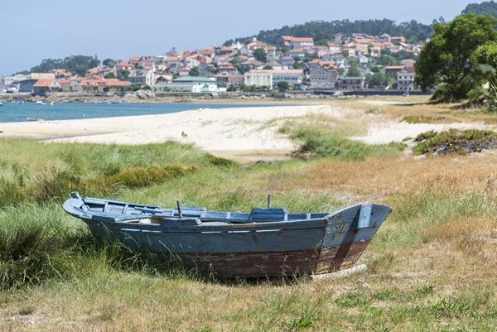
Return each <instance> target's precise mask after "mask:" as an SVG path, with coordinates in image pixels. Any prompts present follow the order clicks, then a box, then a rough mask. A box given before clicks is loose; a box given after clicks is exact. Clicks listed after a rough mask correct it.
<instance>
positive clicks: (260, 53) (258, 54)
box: [254, 48, 267, 63]
mask: <svg viewBox="0 0 497 332" xmlns="http://www.w3.org/2000/svg"><path fill="white" fill-rule="evenodd" d="M254 58H255V59H256V60H257V61H260V62H264V63H265V62H266V61H267V55H266V51H265V50H264V49H263V48H256V49H255V51H254Z"/></svg>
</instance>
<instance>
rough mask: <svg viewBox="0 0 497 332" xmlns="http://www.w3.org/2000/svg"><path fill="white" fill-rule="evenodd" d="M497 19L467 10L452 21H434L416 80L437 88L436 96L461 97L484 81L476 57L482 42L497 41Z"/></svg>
mask: <svg viewBox="0 0 497 332" xmlns="http://www.w3.org/2000/svg"><path fill="white" fill-rule="evenodd" d="M496 24H497V19H496V18H494V17H491V16H489V15H482V16H477V15H475V14H472V13H469V14H463V15H459V16H457V17H456V18H455V19H454V20H453V21H451V22H449V23H434V26H433V27H434V30H435V34H434V35H433V38H432V39H431V40H430V41H429V42H428V43H427V44H426V45H425V47H424V48H423V50H422V51H421V54H420V56H419V59H418V61H417V63H416V79H415V84H416V85H418V86H419V87H421V89H423V90H425V91H426V90H429V89H431V88H435V92H434V94H433V96H432V100H434V101H437V102H453V101H460V100H462V99H465V98H467V97H468V94H469V93H470V91H471V90H472V89H474V88H476V87H478V86H480V85H481V84H483V83H484V80H485V75H484V74H483V73H482V71H481V66H479V64H478V63H477V59H476V58H475V56H476V54H475V51H476V50H477V49H478V48H479V47H480V46H482V45H485V44H487V43H491V42H495V41H497V30H495V25H496Z"/></svg>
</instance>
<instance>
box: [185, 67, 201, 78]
mask: <svg viewBox="0 0 497 332" xmlns="http://www.w3.org/2000/svg"><path fill="white" fill-rule="evenodd" d="M188 75H190V76H198V75H200V72H199V69H198V66H195V67H192V69H190V71H189V72H188Z"/></svg>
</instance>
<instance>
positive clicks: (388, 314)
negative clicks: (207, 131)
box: [0, 99, 497, 331]
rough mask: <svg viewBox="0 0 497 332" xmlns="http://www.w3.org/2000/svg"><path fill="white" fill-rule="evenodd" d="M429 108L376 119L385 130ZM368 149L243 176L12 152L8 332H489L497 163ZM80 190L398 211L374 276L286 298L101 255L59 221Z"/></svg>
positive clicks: (5, 164) (171, 150) (370, 261)
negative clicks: (385, 121)
mask: <svg viewBox="0 0 497 332" xmlns="http://www.w3.org/2000/svg"><path fill="white" fill-rule="evenodd" d="M404 100H405V99H401V101H404ZM345 103H348V104H349V105H353V103H358V105H359V101H354V100H351V101H345ZM350 107H352V106H350ZM362 107H364V110H365V112H366V111H367V110H368V109H371V105H364V106H362ZM427 107H428V106H427V105H426V104H418V103H414V104H413V106H404V105H400V106H395V105H381V106H379V108H381V113H382V115H385V116H397V114H396V113H397V112H399V113H401V111H402V110H405V111H404V112H406V113H409V114H412V113H416V112H417V109H420V112H421V109H425V110H424V111H426V108H427ZM399 109H400V110H399ZM432 112H433V113H434V114H433V117H434V118H436V117H438V116H439V115H440V116H442V115H443V116H447V113H450V114H449V116H451V117H464V116H468V117H470V116H469V115H465V114H462V113H461V114H458V113H457V111H454V110H452V109H451V110H449V111H448V110H447V109H443V108H442V109H434V110H432ZM460 112H463V111H460ZM372 116H373V115H372ZM474 116H475V117H479V116H480V115H478V114H476V113H475V115H474ZM312 123H313V121H312V119H311V120H309V123H307V125H308V126H310V127H312V126H314V125H313V124H312ZM302 125H303V123H302V122H294V123H292V124H290V125H288V126H287V127H286V129H285V130H287V133H290V132H297V131H298V130H299V129H300V128H301V127H302ZM335 126H337V127H336V128H335ZM347 126H350V124H349V123H339V124H332V123H329V126H326V129H327V130H323V128H322V126H318V127H315V128H319V129H317V130H316V131H318V132H319V133H318V135H321V136H326V135H329V134H333V135H336V136H337V137H338V138H340V137H341V139H345V140H346V139H347V135H346V133H347V132H352V131H353V130H351V131H348V130H344V129H343V128H345V127H347ZM304 128H305V126H304ZM321 130H323V131H321ZM311 134H312V133H307V134H306V135H311ZM308 137H309V136H304V137H303V139H304V141H305V140H308V139H309V138H308ZM350 149H352V148H351V147H350V146H347V148H346V150H347V151H348V150H350ZM371 149H373V151H374V152H371V151H367V150H366V151H362V150H361V152H360V153H358V154H357V155H358V156H360V157H353V158H348V157H347V158H345V157H343V155H342V156H335V155H328V156H326V155H323V154H318V153H312V154H311V153H309V154H308V155H307V158H305V159H304V158H302V159H294V160H291V161H287V162H277V163H271V164H268V163H262V164H250V165H243V166H240V165H237V164H235V163H233V162H230V161H227V160H224V159H218V158H216V157H213V156H210V155H208V154H205V153H203V152H201V151H198V150H195V149H193V148H192V147H190V146H182V145H177V144H174V143H164V144H157V145H147V146H141V147H140V148H137V147H122V146H117V145H109V146H100V145H87V144H44V143H39V142H33V141H25V140H3V141H2V142H1V144H0V169H1V173H0V174H1V176H0V180H1V183H2V185H1V186H0V285H1V288H2V290H1V292H0V330H2V331H35V330H37V331H39V330H64V331H80V330H95V331H100V330H118V331H154V330H163V331H225V330H229V331H261V330H265V331H426V330H430V331H432V330H433V331H472V330H478V331H492V330H493V329H494V326H495V325H496V324H497V297H496V295H495V294H497V284H496V283H495V266H496V264H497V254H496V250H495V249H496V245H497V242H496V241H495V239H496V238H497V230H496V227H495V214H496V212H497V203H496V201H495V197H496V195H497V175H496V174H495V164H496V162H497V155H495V154H493V153H488V154H480V155H472V154H470V155H464V156H460V155H457V156H451V155H447V156H438V157H437V158H413V157H411V156H405V155H403V154H400V153H398V151H395V150H394V151H391V150H389V149H384V148H383V147H377V146H375V147H371ZM352 150H353V149H352ZM344 153H345V152H344ZM347 153H351V152H350V151H349V152H347ZM351 154H352V153H351ZM352 155H354V154H352ZM71 190H79V191H81V192H82V194H85V195H90V194H91V195H93V194H106V195H108V196H111V197H115V198H118V199H123V200H129V201H138V202H143V203H150V204H160V205H165V206H172V205H174V202H175V201H176V200H177V199H180V200H181V201H182V203H184V204H193V205H205V206H208V207H209V208H212V209H235V210H241V211H246V210H248V209H250V208H251V207H253V206H264V205H265V204H266V195H267V194H269V193H271V194H272V195H273V205H274V206H280V205H281V206H286V207H287V208H288V209H289V210H290V211H308V210H313V211H323V210H333V209H336V208H338V207H341V206H344V205H347V204H349V203H353V202H354V203H355V202H357V201H366V200H372V201H376V202H381V203H386V204H389V205H391V206H392V207H393V213H392V215H391V216H390V217H389V218H388V220H387V221H386V223H385V224H384V225H383V226H382V228H381V229H380V231H379V232H378V234H377V236H376V237H375V238H374V239H373V241H372V243H371V245H370V246H369V247H368V249H367V250H366V251H365V253H364V255H363V256H362V257H361V259H360V262H361V263H366V264H367V266H368V269H367V270H366V271H363V272H360V273H357V274H354V275H351V276H348V277H346V278H333V277H330V278H324V279H319V280H310V279H300V280H296V281H293V282H289V281H282V282H281V283H278V284H276V283H274V282H270V281H267V280H260V281H258V282H256V283H247V282H243V281H240V282H237V283H221V282H216V281H213V280H209V279H205V278H203V277H202V276H199V275H196V274H195V273H192V272H191V271H185V270H183V269H181V267H178V266H174V265H170V264H168V263H167V262H164V261H163V260H159V259H158V257H156V256H154V255H147V254H145V253H134V252H129V251H127V250H126V249H125V248H122V247H120V246H118V245H115V244H112V245H108V246H98V245H96V244H95V242H94V241H93V238H92V237H91V236H90V234H89V232H88V230H87V228H86V226H85V225H84V224H83V223H81V222H80V221H78V220H76V219H74V218H72V217H70V216H68V215H66V214H65V213H64V212H63V211H62V209H61V202H62V201H63V200H64V199H65V198H66V197H68V196H69V193H70V191H71Z"/></svg>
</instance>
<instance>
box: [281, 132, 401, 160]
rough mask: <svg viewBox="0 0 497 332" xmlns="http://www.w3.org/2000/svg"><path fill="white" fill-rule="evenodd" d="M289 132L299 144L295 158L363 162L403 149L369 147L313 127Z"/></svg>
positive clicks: (383, 146) (381, 145)
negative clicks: (307, 156) (329, 158)
mask: <svg viewBox="0 0 497 332" xmlns="http://www.w3.org/2000/svg"><path fill="white" fill-rule="evenodd" d="M286 131H289V133H290V138H292V139H294V140H295V141H297V142H299V143H300V147H299V149H298V150H297V151H296V153H295V155H297V156H306V155H310V156H317V157H332V158H335V159H338V160H363V159H365V158H367V157H369V156H378V155H388V154H395V153H398V152H400V151H403V150H404V149H405V145H404V144H402V143H389V144H380V145H369V144H365V143H362V142H359V141H354V140H351V139H348V138H347V137H346V136H343V135H342V134H338V133H336V132H334V131H333V130H329V129H322V128H317V127H315V126H299V127H295V128H291V129H286Z"/></svg>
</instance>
